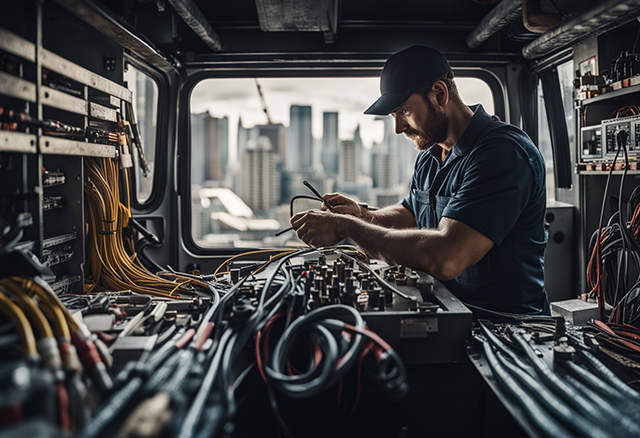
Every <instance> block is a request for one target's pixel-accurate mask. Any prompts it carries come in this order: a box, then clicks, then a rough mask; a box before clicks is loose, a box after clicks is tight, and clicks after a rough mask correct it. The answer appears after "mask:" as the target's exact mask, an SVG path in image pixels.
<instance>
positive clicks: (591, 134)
mask: <svg viewBox="0 0 640 438" xmlns="http://www.w3.org/2000/svg"><path fill="white" fill-rule="evenodd" d="M580 131H581V132H580V133H581V139H582V140H581V141H582V149H581V151H580V157H581V158H582V161H592V160H601V159H602V126H601V125H595V126H585V127H584V128H581V129H580Z"/></svg>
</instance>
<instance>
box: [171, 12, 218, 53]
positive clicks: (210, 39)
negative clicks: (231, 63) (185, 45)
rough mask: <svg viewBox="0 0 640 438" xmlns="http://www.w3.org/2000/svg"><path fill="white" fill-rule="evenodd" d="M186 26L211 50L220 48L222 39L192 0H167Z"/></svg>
mask: <svg viewBox="0 0 640 438" xmlns="http://www.w3.org/2000/svg"><path fill="white" fill-rule="evenodd" d="M169 3H171V5H172V6H173V7H174V8H175V10H176V12H178V15H180V17H182V19H183V20H184V22H185V23H187V26H189V27H190V28H191V29H193V31H194V32H195V33H196V34H197V35H198V36H199V37H200V38H201V39H202V41H204V42H205V44H206V45H207V46H209V47H210V48H211V49H212V50H213V51H215V52H219V51H220V50H222V41H221V40H220V37H219V36H218V34H217V33H216V31H215V30H213V28H212V27H211V25H210V24H209V22H208V21H207V19H206V18H205V16H204V15H203V14H202V11H200V9H199V8H198V6H196V4H195V3H194V2H193V0H169Z"/></svg>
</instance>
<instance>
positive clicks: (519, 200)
mask: <svg viewBox="0 0 640 438" xmlns="http://www.w3.org/2000/svg"><path fill="white" fill-rule="evenodd" d="M470 108H471V110H472V111H473V112H474V115H473V117H472V118H471V122H470V123H469V126H468V127H467V129H466V130H465V131H464V133H463V134H462V136H461V137H460V138H459V139H458V142H457V143H456V144H455V146H454V147H453V148H452V149H451V151H449V153H448V155H447V157H446V158H445V161H444V163H443V162H441V152H442V149H441V148H440V146H438V145H434V146H433V147H431V148H430V149H429V150H426V151H422V152H420V154H419V155H418V159H417V161H416V166H415V170H414V174H413V180H412V182H411V190H410V191H409V194H408V195H407V196H406V198H405V199H404V200H403V201H402V202H401V204H402V205H404V206H405V207H406V208H408V209H409V210H410V211H411V212H412V213H413V215H414V216H415V218H416V222H417V224H418V227H420V228H438V223H439V222H440V219H441V218H442V217H450V218H452V219H456V220H458V221H461V222H464V223H465V224H467V225H469V226H470V227H472V228H474V229H475V230H477V231H479V232H480V233H482V234H483V235H485V236H486V237H488V238H489V239H491V240H492V241H493V243H494V246H493V247H492V248H491V250H490V251H489V252H488V253H487V254H486V255H485V256H484V257H483V258H482V259H481V260H480V261H479V262H478V263H476V264H475V265H473V266H471V267H469V268H468V269H467V270H466V271H464V272H463V273H462V274H461V275H460V276H458V277H457V278H454V279H453V280H448V281H444V282H443V283H444V284H445V286H447V288H448V289H449V290H450V291H451V292H452V293H453V294H454V295H456V296H457V297H458V298H459V299H460V300H462V301H463V302H465V303H469V304H472V305H475V306H479V307H483V308H486V309H490V310H495V311H500V312H512V313H528V314H549V303H548V300H547V294H546V292H545V290H544V250H545V247H546V245H547V234H548V233H547V231H546V230H545V227H544V215H545V209H546V190H545V166H544V161H543V159H542V156H541V155H540V152H539V151H538V149H537V148H536V147H535V145H534V144H533V142H532V141H531V139H530V138H529V136H527V134H525V133H524V131H522V130H521V129H519V128H518V127H516V126H513V125H510V124H508V123H503V122H500V121H498V120H497V119H496V118H492V117H491V116H490V115H489V114H487V113H486V112H485V110H484V109H483V108H482V105H474V106H471V107H470Z"/></svg>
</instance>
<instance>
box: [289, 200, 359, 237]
mask: <svg viewBox="0 0 640 438" xmlns="http://www.w3.org/2000/svg"><path fill="white" fill-rule="evenodd" d="M343 198H344V197H343ZM345 199H348V198H345ZM329 202H331V203H332V205H333V202H332V201H331V200H329ZM323 206H324V204H323ZM346 220H347V219H346V218H345V217H343V216H341V215H338V214H333V213H329V212H326V211H320V210H309V211H304V212H302V213H298V214H296V215H295V216H293V217H292V218H291V219H290V220H289V223H290V224H291V226H292V227H293V229H294V230H296V234H297V235H298V238H299V239H300V240H302V241H303V242H304V243H306V244H307V245H309V246H310V247H312V248H320V247H323V246H332V245H335V244H337V243H338V242H340V241H342V240H343V239H344V238H345V237H346V232H345V229H344V227H345V225H346Z"/></svg>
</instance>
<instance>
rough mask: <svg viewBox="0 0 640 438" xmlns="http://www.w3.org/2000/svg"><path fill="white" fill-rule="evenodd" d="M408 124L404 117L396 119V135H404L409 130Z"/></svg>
mask: <svg viewBox="0 0 640 438" xmlns="http://www.w3.org/2000/svg"><path fill="white" fill-rule="evenodd" d="M407 126H408V125H407V122H406V120H404V117H402V116H400V115H398V116H397V117H396V134H402V133H403V132H404V131H406V129H407Z"/></svg>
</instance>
